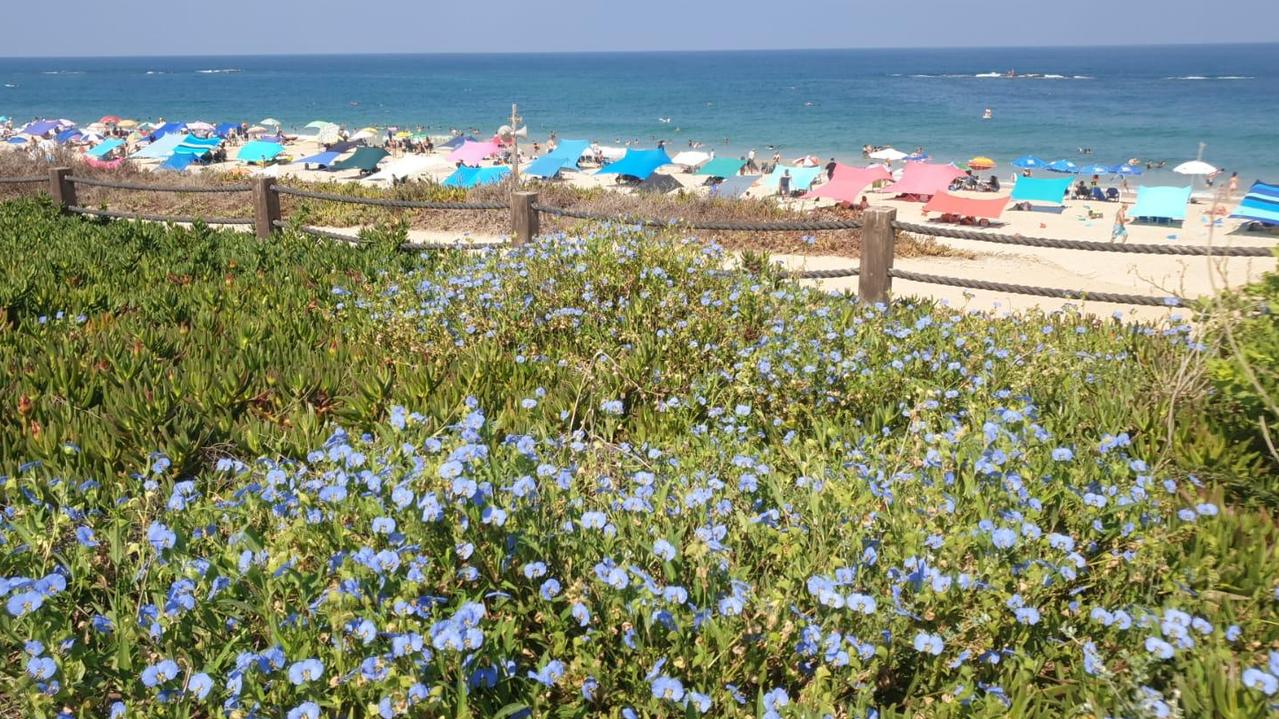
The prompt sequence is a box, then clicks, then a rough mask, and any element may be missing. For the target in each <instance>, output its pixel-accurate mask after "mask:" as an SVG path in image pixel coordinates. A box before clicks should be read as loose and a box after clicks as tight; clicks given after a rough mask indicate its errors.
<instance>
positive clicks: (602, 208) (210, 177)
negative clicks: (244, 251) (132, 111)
mask: <svg viewBox="0 0 1279 719" xmlns="http://www.w3.org/2000/svg"><path fill="white" fill-rule="evenodd" d="M54 160H55V161H54V162H53V163H49V162H44V161H35V160H32V159H31V158H29V157H28V156H27V155H26V153H24V152H0V177H4V176H27V175H45V174H48V171H49V168H50V167H53V166H57V165H65V166H70V167H75V168H76V170H75V174H77V175H81V176H86V177H99V178H102V179H109V180H115V181H120V182H136V183H140V184H157V185H163V184H179V183H180V184H184V185H199V186H218V185H233V184H243V183H244V182H245V177H244V175H243V174H231V173H215V172H202V173H198V174H190V175H182V176H181V177H178V176H173V175H161V176H158V175H156V174H155V173H153V172H151V171H148V170H142V169H138V168H136V167H131V166H129V165H128V164H127V163H126V164H125V166H123V167H121V168H119V169H116V170H97V169H93V168H89V167H86V166H84V165H83V164H80V163H79V162H77V161H76V159H75V156H74V155H73V154H72V153H70V152H65V151H63V152H62V154H60V155H59V156H57V157H55V158H54ZM305 186H306V187H307V188H308V189H312V190H317V191H322V192H334V193H341V194H349V195H353V196H358V197H382V198H386V197H391V198H394V199H400V200H418V201H453V202H456V201H464V200H469V201H504V200H505V199H506V198H507V196H508V194H509V193H510V190H511V188H510V185H509V183H503V184H501V185H491V186H488V187H479V188H475V189H472V190H461V189H456V188H447V187H442V186H441V185H439V184H437V183H434V182H410V183H405V184H402V185H397V186H395V187H392V188H373V187H367V186H363V185H358V184H355V183H349V182H332V183H307V184H306V185H305ZM46 189H47V188H46V187H45V186H44V185H0V200H3V199H5V198H8V197H15V196H19V195H24V194H34V193H40V192H44V191H46ZM526 189H536V190H537V191H539V192H540V193H541V202H542V203H543V204H546V205H554V206H557V207H572V208H574V209H577V210H583V211H586V212H591V213H595V214H601V215H607V216H611V217H618V218H646V219H656V220H671V219H679V220H684V221H690V222H696V221H710V220H715V221H740V222H777V221H782V220H805V219H808V220H812V219H856V218H857V217H859V216H860V214H861V213H860V211H858V210H854V209H847V208H842V207H824V208H820V209H817V210H808V211H802V212H801V211H796V210H792V209H789V208H784V207H780V206H778V205H777V204H776V203H775V202H774V201H773V200H772V199H758V198H755V199H752V198H746V199H738V200H729V199H715V198H707V197H701V196H698V195H693V194H691V193H686V192H676V193H673V194H667V195H653V194H628V193H621V192H613V191H609V190H604V189H589V190H587V189H581V188H576V187H571V186H569V185H567V184H564V183H559V182H547V183H537V184H535V185H527V186H526ZM77 190H78V192H77V195H78V201H79V203H80V204H81V205H83V206H85V207H96V208H110V209H112V210H118V211H125V212H145V213H150V214H169V215H205V216H220V217H249V216H251V214H252V212H251V207H252V205H251V204H250V202H249V198H248V195H247V193H227V194H220V193H218V194H207V193H199V194H182V193H148V192H135V191H129V190H115V189H108V188H99V187H86V186H81V187H79V188H77ZM281 209H282V211H283V213H284V215H285V217H287V218H292V219H297V220H299V221H300V222H303V223H305V224H312V225H323V226H328V227H355V226H369V225H384V224H390V223H397V222H405V223H407V224H408V226H409V227H410V228H413V229H422V230H436V231H442V232H459V233H460V232H469V233H476V234H506V233H508V232H510V217H509V216H508V214H507V213H506V212H505V211H482V212H456V211H443V210H398V209H388V208H380V207H368V206H363V205H349V204H341V203H335V202H326V201H319V200H309V199H299V198H294V197H288V196H284V197H281ZM581 224H583V223H582V221H580V220H574V219H569V218H556V217H550V216H543V217H542V229H543V231H560V230H570V229H572V228H574V227H577V226H579V225H581ZM698 235H699V236H700V237H703V238H704V239H707V240H713V241H715V242H718V243H719V244H721V245H723V246H725V247H726V248H728V249H731V250H752V251H766V252H770V253H783V252H784V253H791V254H807V255H836V256H845V257H856V256H858V255H859V253H860V251H861V238H860V232H859V231H858V230H838V231H826V232H815V233H804V232H722V231H701V232H699V233H698ZM897 252H898V255H899V256H903V257H913V256H955V255H960V254H961V253H959V252H958V251H957V250H954V249H952V248H949V247H947V246H945V245H943V244H940V243H937V242H935V241H933V240H931V239H928V238H918V237H913V236H910V235H902V236H900V237H899V239H898V244H897Z"/></svg>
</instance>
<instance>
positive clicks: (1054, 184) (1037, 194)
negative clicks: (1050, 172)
mask: <svg viewBox="0 0 1279 719" xmlns="http://www.w3.org/2000/svg"><path fill="white" fill-rule="evenodd" d="M1069 189H1070V178H1069V177H1061V178H1054V177H1043V178H1040V177H1018V178H1017V184H1015V185H1013V194H1012V200H1013V201H1014V202H1046V203H1048V204H1051V205H1061V204H1063V199H1064V198H1065V197H1066V192H1067V191H1068V190H1069Z"/></svg>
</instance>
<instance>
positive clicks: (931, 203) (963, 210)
mask: <svg viewBox="0 0 1279 719" xmlns="http://www.w3.org/2000/svg"><path fill="white" fill-rule="evenodd" d="M1007 206H1008V198H1007V197H995V198H991V199H985V198H975V197H960V196H958V195H952V194H950V193H949V192H938V193H937V194H935V195H933V196H932V197H931V198H930V199H929V200H928V202H927V204H925V205H924V212H940V213H942V214H944V215H959V216H961V217H978V218H981V219H985V220H998V219H999V216H1000V215H1002V214H1003V213H1004V208H1005V207H1007Z"/></svg>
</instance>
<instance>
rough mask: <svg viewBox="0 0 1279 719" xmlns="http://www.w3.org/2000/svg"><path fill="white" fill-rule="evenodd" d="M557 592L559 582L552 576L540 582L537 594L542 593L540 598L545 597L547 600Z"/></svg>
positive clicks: (556, 594)
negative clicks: (540, 585)
mask: <svg viewBox="0 0 1279 719" xmlns="http://www.w3.org/2000/svg"><path fill="white" fill-rule="evenodd" d="M559 593H560V583H559V580H557V579H555V578H554V577H552V578H550V579H548V580H546V581H545V582H542V587H541V588H540V589H538V594H540V595H542V599H545V600H546V601H548V602H549V601H550V600H552V599H554V598H555V597H556V596H558V595H559Z"/></svg>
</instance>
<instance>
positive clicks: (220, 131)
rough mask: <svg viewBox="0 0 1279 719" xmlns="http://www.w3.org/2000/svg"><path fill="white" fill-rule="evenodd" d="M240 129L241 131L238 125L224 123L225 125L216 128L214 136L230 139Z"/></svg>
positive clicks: (221, 124) (220, 124)
mask: <svg viewBox="0 0 1279 719" xmlns="http://www.w3.org/2000/svg"><path fill="white" fill-rule="evenodd" d="M239 129H240V125H239V124H238V123H234V122H223V123H219V124H218V126H217V127H216V128H214V130H213V134H214V135H217V136H218V137H230V136H231V133H233V132H235V131H236V130H239Z"/></svg>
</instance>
